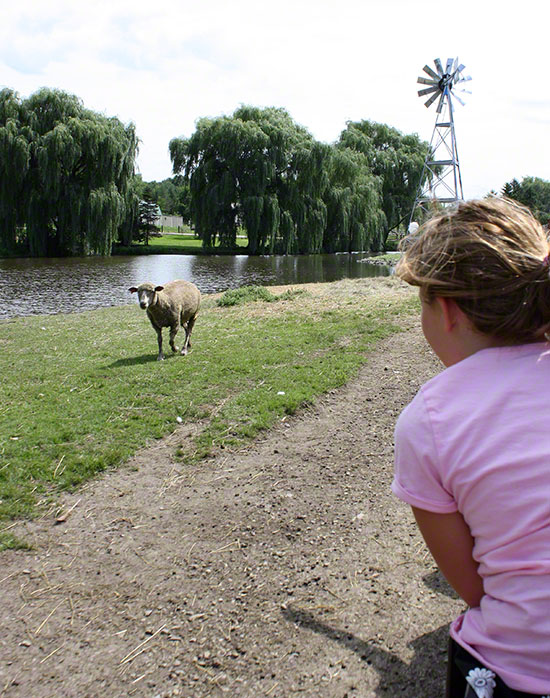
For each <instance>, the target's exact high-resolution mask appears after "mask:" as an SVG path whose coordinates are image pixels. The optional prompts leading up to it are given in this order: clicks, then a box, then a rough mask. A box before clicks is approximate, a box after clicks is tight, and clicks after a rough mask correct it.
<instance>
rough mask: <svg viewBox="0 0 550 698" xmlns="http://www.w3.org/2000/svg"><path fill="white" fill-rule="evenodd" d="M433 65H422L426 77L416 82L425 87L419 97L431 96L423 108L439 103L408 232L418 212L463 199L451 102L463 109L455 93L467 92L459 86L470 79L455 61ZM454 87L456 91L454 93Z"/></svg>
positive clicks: (461, 102)
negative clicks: (458, 104) (456, 102)
mask: <svg viewBox="0 0 550 698" xmlns="http://www.w3.org/2000/svg"><path fill="white" fill-rule="evenodd" d="M434 65H435V70H433V69H432V68H430V66H429V65H425V66H424V68H423V70H424V72H425V73H426V74H427V75H429V77H428V78H426V77H424V76H421V77H419V78H418V80H417V82H419V83H420V84H421V85H427V87H425V88H424V89H422V90H419V91H418V96H419V97H424V96H425V95H430V96H429V97H428V99H427V100H426V102H425V103H424V105H425V106H426V107H430V106H431V105H432V104H433V103H434V102H435V101H436V100H437V99H438V98H439V101H438V103H437V107H436V110H435V111H436V117H435V127H434V130H433V134H432V139H431V141H430V150H429V152H428V155H427V156H426V160H425V161H424V168H423V170H422V176H421V178H420V187H419V190H418V194H417V196H416V199H415V202H414V206H413V210H412V212H411V217H410V221H409V230H411V225H412V223H413V221H414V215H415V212H417V210H418V209H419V208H421V209H424V210H426V211H429V210H430V209H431V208H433V207H434V205H441V206H445V205H448V204H454V203H456V202H457V201H460V200H461V199H463V198H464V194H463V192H462V178H461V176H460V164H459V161H458V151H457V147H456V135H455V125H454V118H453V111H454V109H453V102H452V99H456V100H457V101H458V102H459V103H460V104H462V105H464V102H463V101H462V99H460V97H459V96H458V95H457V94H456V92H457V91H460V92H466V91H467V90H463V89H462V88H460V87H458V86H459V85H462V84H463V83H465V82H467V81H468V80H471V79H472V78H471V77H470V76H467V77H465V76H463V75H462V71H463V70H464V65H463V64H462V63H460V64H459V63H458V58H455V59H454V60H453V59H452V58H448V59H447V63H446V65H445V70H444V69H443V65H442V64H441V60H440V59H439V58H436V59H435V60H434ZM457 87H458V89H455V88H457ZM423 182H424V184H423Z"/></svg>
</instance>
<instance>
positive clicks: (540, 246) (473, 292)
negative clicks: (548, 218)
mask: <svg viewBox="0 0 550 698" xmlns="http://www.w3.org/2000/svg"><path fill="white" fill-rule="evenodd" d="M404 242H405V244H404V245H402V247H403V249H404V251H403V256H402V257H401V260H400V261H399V263H398V264H397V267H396V271H395V273H396V274H397V276H399V277H400V278H401V279H403V280H404V281H406V282H407V283H409V284H412V285H413V286H419V287H420V290H421V294H422V298H423V299H425V300H426V301H428V302H431V301H432V300H433V299H434V298H435V297H436V296H440V297H445V298H453V299H454V300H455V301H456V302H457V304H458V305H459V307H460V308H461V309H462V310H463V312H464V313H465V314H466V315H467V316H468V318H469V319H470V320H471V322H472V323H473V325H474V327H475V328H476V329H477V330H478V331H479V332H482V333H483V334H486V335H490V336H492V337H494V338H495V339H499V340H500V341H502V342H504V343H507V344H508V343H509V344H519V343H523V342H532V341H536V340H541V339H544V336H545V334H546V333H548V332H549V331H550V269H549V261H548V260H549V257H548V254H549V243H548V238H547V236H546V233H545V231H544V230H543V228H542V226H541V225H540V223H539V222H538V221H537V220H536V218H534V216H533V215H532V214H531V213H530V211H529V210H528V209H527V208H525V207H524V206H521V205H520V204H518V203H516V202H515V201H511V200H509V199H501V198H498V197H489V198H487V199H483V200H479V201H464V202H461V203H459V204H458V206H457V208H455V209H452V210H450V211H449V210H447V211H445V212H444V213H442V214H440V215H437V216H436V217H434V218H432V219H431V220H429V221H428V222H427V223H426V224H425V225H424V226H422V228H421V229H420V230H419V232H418V233H417V234H415V235H414V236H412V237H410V238H406V239H405V241H404Z"/></svg>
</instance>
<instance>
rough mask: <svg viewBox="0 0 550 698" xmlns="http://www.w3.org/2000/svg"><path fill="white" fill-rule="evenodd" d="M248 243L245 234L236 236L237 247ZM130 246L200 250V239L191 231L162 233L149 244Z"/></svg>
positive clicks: (178, 250)
mask: <svg viewBox="0 0 550 698" xmlns="http://www.w3.org/2000/svg"><path fill="white" fill-rule="evenodd" d="M247 245H248V238H247V237H246V236H239V237H237V247H243V248H244V247H246V246H247ZM132 247H134V248H137V249H140V250H143V251H145V250H147V251H148V252H152V251H153V252H158V253H159V254H162V253H163V252H172V253H174V252H188V251H201V250H202V240H200V239H199V238H197V237H195V235H194V233H192V232H183V233H164V234H163V235H161V237H152V238H150V239H149V244H148V245H145V243H134V244H133V245H132Z"/></svg>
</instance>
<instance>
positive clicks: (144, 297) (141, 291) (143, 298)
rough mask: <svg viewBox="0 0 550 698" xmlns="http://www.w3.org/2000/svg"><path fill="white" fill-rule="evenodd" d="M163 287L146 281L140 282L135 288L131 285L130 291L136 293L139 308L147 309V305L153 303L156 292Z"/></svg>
mask: <svg viewBox="0 0 550 698" xmlns="http://www.w3.org/2000/svg"><path fill="white" fill-rule="evenodd" d="M163 288H164V287H163V286H153V284H149V283H147V284H141V286H138V287H137V288H135V287H134V286H132V288H131V289H130V293H137V295H138V298H137V299H138V303H139V306H140V308H143V310H147V308H149V306H151V305H154V304H155V302H156V295H157V292H158V291H162V289H163Z"/></svg>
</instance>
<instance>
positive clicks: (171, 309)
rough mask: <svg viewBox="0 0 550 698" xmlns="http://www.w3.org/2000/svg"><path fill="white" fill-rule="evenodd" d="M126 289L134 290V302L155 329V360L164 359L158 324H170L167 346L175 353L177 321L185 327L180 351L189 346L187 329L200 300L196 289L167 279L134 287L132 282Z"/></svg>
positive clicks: (191, 326)
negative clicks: (155, 283)
mask: <svg viewBox="0 0 550 698" xmlns="http://www.w3.org/2000/svg"><path fill="white" fill-rule="evenodd" d="M128 290H129V291H130V293H137V294H138V302H139V305H140V307H141V308H143V310H146V311H147V316H148V317H149V320H150V321H151V325H153V327H154V329H155V332H156V333H157V338H158V345H159V354H158V357H157V360H158V361H162V360H163V359H164V354H163V353H162V328H163V327H169V328H170V346H171V347H172V351H173V352H174V353H175V352H177V351H179V350H178V347H177V346H176V345H175V342H174V339H175V337H176V334H177V333H178V330H179V327H180V324H181V326H182V327H183V329H184V330H185V341H184V343H183V347H182V349H181V352H180V354H181V355H182V356H185V355H186V354H187V351H188V350H189V349H190V348H191V332H192V331H193V326H194V324H195V320H196V319H197V314H198V312H199V307H200V303H201V294H200V291H199V289H198V288H197V287H196V286H195V284H192V283H191V282H189V281H182V280H180V279H178V280H176V281H170V282H169V283H167V284H165V285H164V286H155V285H154V284H152V283H150V282H146V283H144V284H141V285H140V286H138V287H137V288H136V287H135V286H132V288H130V289H128Z"/></svg>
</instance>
